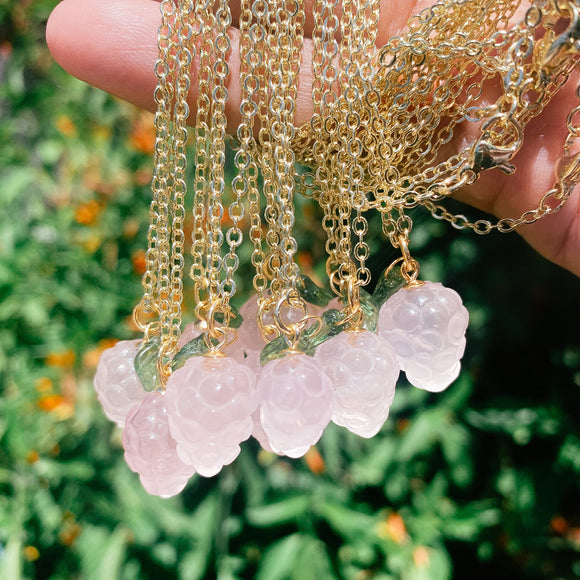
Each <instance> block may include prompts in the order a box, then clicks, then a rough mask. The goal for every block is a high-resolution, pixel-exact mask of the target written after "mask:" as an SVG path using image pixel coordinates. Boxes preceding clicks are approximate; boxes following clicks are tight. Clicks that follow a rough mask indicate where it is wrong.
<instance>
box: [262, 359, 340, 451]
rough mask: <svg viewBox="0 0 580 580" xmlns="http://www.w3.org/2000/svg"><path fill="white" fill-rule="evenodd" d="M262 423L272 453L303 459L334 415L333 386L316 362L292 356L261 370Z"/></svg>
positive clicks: (271, 362) (274, 361) (267, 365)
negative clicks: (301, 457)
mask: <svg viewBox="0 0 580 580" xmlns="http://www.w3.org/2000/svg"><path fill="white" fill-rule="evenodd" d="M258 393H259V397H260V400H261V407H260V421H261V424H262V427H263V429H264V432H265V433H266V435H267V437H268V441H269V443H270V445H271V447H272V449H273V450H274V451H275V452H276V453H279V454H282V455H288V456H290V457H300V456H302V455H304V453H306V451H308V449H309V448H310V447H311V446H312V445H314V444H315V443H316V442H317V441H318V439H320V436H321V435H322V432H323V431H324V429H325V427H326V425H328V422H329V421H330V417H331V414H332V403H331V400H332V385H331V383H330V379H329V378H328V377H327V376H326V374H325V373H324V372H323V371H322V369H321V368H320V365H319V364H317V363H316V362H315V361H314V359H312V358H311V357H309V356H307V355H305V354H289V355H287V356H285V357H284V358H282V359H277V360H272V361H270V362H269V363H268V364H266V365H265V366H264V367H263V368H262V372H261V374H260V378H259V380H258Z"/></svg>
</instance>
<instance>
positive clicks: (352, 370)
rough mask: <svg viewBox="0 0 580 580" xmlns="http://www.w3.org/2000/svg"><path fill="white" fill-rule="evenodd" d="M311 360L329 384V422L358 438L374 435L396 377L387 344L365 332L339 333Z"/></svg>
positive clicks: (392, 353)
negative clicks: (354, 434)
mask: <svg viewBox="0 0 580 580" xmlns="http://www.w3.org/2000/svg"><path fill="white" fill-rule="evenodd" d="M315 359H316V360H317V361H318V362H319V363H320V365H321V366H322V368H323V369H324V370H325V372H326V374H327V375H328V377H329V378H330V380H331V382H332V387H333V391H332V421H333V422H334V423H336V424H337V425H341V426H342V427H346V428H347V429H349V431H352V432H353V433H356V434H357V435H360V436H361V437H373V436H374V435H376V434H377V433H378V432H379V430H380V428H381V427H382V426H383V423H384V422H385V421H386V419H387V417H388V415H389V409H390V407H391V404H392V402H393V397H394V396H395V385H396V383H397V378H398V377H399V364H398V362H397V360H396V356H395V351H394V350H393V348H392V347H391V345H390V344H389V343H388V342H387V341H386V340H385V339H383V338H381V337H379V336H377V335H376V334H374V333H372V332H368V331H366V330H363V331H360V332H341V333H340V334H338V335H337V336H334V337H332V338H330V339H329V340H327V341H326V342H323V343H322V344H321V345H320V346H319V347H318V348H317V349H316V356H315Z"/></svg>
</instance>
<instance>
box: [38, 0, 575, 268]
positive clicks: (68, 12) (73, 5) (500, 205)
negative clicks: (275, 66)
mask: <svg viewBox="0 0 580 580" xmlns="http://www.w3.org/2000/svg"><path fill="white" fill-rule="evenodd" d="M310 4H311V0H306V10H307V14H308V8H309V5H310ZM430 4H432V2H431V1H428V0H422V1H417V0H406V1H405V2H402V1H401V0H382V1H381V5H382V6H381V22H380V34H379V39H378V42H379V43H384V42H385V41H386V40H387V39H388V38H389V37H390V36H392V35H396V34H400V33H401V32H402V31H403V30H404V28H405V23H406V21H407V19H408V18H409V16H411V15H412V14H416V13H418V12H419V11H420V10H421V9H422V8H424V7H426V6H428V5H430ZM238 9H239V7H238V5H236V2H233V7H232V13H233V25H234V26H232V28H231V30H230V37H231V40H232V51H231V54H230V56H229V65H230V72H231V76H230V78H231V79H235V78H236V77H237V75H238V71H239V52H238V41H239V31H238V30H237V29H236V28H235V24H236V21H237V10H238ZM160 21H161V16H160V12H159V3H158V2H157V1H155V0H98V1H95V0H64V1H63V2H61V3H60V4H59V5H58V6H57V7H56V8H55V10H54V12H53V13H52V15H51V17H50V20H49V22H48V27H47V42H48V46H49V49H50V51H51V53H52V55H53V57H54V58H55V60H56V61H57V62H58V63H59V64H60V65H61V66H62V67H63V68H64V69H65V70H67V71H68V72H69V73H70V74H72V75H74V76H75V77H78V78H79V79H81V80H83V81H85V82H87V83H89V84H91V85H93V86H95V87H98V88H100V89H102V90H105V91H107V92H109V93H111V94H113V95H116V96H117V97H120V98H121V99H124V100H126V101H129V102H131V103H133V104H135V105H137V106H139V107H142V108H145V109H148V110H151V111H153V110H154V109H155V103H154V101H153V92H154V89H155V84H156V79H155V75H154V73H153V70H154V65H155V61H156V59H157V40H156V38H157V28H158V26H159V23H160ZM311 29H312V22H311V21H310V20H307V22H306V29H305V33H306V36H308V34H309V33H310V31H311ZM311 53H312V41H311V40H310V39H309V38H306V39H305V42H304V53H303V66H302V71H301V73H300V78H299V96H298V100H297V111H296V117H295V123H296V125H300V124H302V123H304V122H307V121H308V120H309V118H310V116H311V114H312V106H311V102H310V91H311V84H312V76H311V71H310V66H309V64H310V60H311ZM194 66H195V64H194ZM579 82H580V71H576V72H575V73H574V75H572V77H571V78H570V80H569V81H568V83H567V84H566V86H565V87H564V88H563V89H562V90H561V91H560V92H559V93H558V95H557V96H556V97H555V98H554V99H553V100H552V101H551V103H550V104H549V105H548V106H547V107H546V109H545V110H544V113H543V114H542V115H541V116H540V117H539V118H537V119H534V120H533V121H532V122H531V123H530V124H529V125H528V127H527V129H526V137H525V142H524V146H523V147H522V149H521V150H520V151H519V152H518V154H517V156H516V157H515V158H514V160H513V161H514V164H515V165H516V167H518V171H517V172H516V174H515V175H512V176H507V175H505V174H503V173H501V172H499V171H492V172H487V173H483V174H482V176H481V178H480V179H479V180H478V182H477V183H476V184H475V185H473V186H471V187H469V188H466V189H465V190H464V191H462V192H461V194H460V195H458V198H459V199H461V201H464V202H465V203H468V204H471V205H473V206H475V207H477V208H479V209H482V210H484V211H487V212H489V213H492V214H494V215H495V216H497V217H498V218H503V217H519V216H520V215H521V214H522V213H523V212H524V211H526V210H529V209H533V208H535V207H537V205H538V202H539V200H540V198H541V197H542V195H543V194H544V193H545V192H546V191H548V190H549V189H550V188H551V187H552V186H553V183H554V168H555V165H556V162H557V160H558V157H559V156H560V153H561V147H562V144H563V142H564V139H565V137H566V135H567V131H566V128H565V125H564V122H565V116H566V113H567V112H568V111H570V110H571V109H572V108H574V107H575V106H577V105H578V100H577V97H576V95H575V88H576V86H577V85H578V84H579ZM228 92H229V101H228V107H227V114H228V119H229V127H230V130H231V131H233V130H234V128H235V125H236V123H237V121H238V120H239V115H238V112H237V107H238V104H239V99H240V91H239V87H238V86H236V84H235V82H234V81H231V82H230V84H229V87H228ZM195 96H196V95H195V87H193V89H192V93H191V95H190V101H191V104H194V103H195ZM490 98H493V97H491V95H490ZM464 138H465V135H461V134H458V135H457V136H456V143H455V144H452V145H451V147H452V149H451V150H453V148H455V149H457V148H459V147H460V146H461V142H462V139H464ZM579 193H580V186H579V187H577V188H576V190H575V191H574V193H573V194H572V197H571V198H570V199H569V201H568V202H567V204H566V205H565V206H564V208H563V209H562V210H561V211H560V212H558V213H557V214H555V215H551V216H547V217H546V218H544V219H542V220H540V221H539V222H537V223H535V224H533V225H526V226H522V227H520V228H519V229H518V231H519V233H520V234H521V235H522V236H523V237H524V238H525V239H526V240H527V241H528V243H529V244H530V245H531V246H532V247H533V248H535V249H536V250H537V251H538V252H539V253H540V254H542V255H543V256H544V257H546V258H547V259H549V260H551V261H552V262H554V263H556V264H558V265H560V266H562V267H563V268H566V269H568V270H570V271H571V272H573V273H574V274H576V275H577V276H580V195H579Z"/></svg>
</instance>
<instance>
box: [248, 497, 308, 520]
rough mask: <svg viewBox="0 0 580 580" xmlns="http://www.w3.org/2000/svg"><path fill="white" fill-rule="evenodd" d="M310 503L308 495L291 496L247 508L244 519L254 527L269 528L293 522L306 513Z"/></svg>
mask: <svg viewBox="0 0 580 580" xmlns="http://www.w3.org/2000/svg"><path fill="white" fill-rule="evenodd" d="M310 503H311V502H310V496H309V495H297V496H293V497H292V496H291V497H288V498H286V499H283V500H281V501H278V502H274V503H268V504H265V505H262V506H259V507H252V508H248V509H247V510H246V517H247V519H248V522H250V524H252V525H254V526H259V527H263V528H269V527H272V526H278V525H280V524H285V523H288V522H294V521H295V520H296V519H297V518H299V517H301V516H303V515H304V514H305V513H307V512H308V510H309V508H310Z"/></svg>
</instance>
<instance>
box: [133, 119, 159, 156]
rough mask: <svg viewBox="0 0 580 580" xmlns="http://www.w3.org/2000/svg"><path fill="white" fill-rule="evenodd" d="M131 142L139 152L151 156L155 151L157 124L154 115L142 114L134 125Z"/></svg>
mask: <svg viewBox="0 0 580 580" xmlns="http://www.w3.org/2000/svg"><path fill="white" fill-rule="evenodd" d="M129 142H130V143H131V145H132V146H133V147H134V148H135V149H136V150H137V151H139V152H141V153H145V154H146V155H151V154H152V153H153V151H154V150H155V124H154V122H153V115H151V114H150V113H142V114H141V115H140V116H139V117H137V119H136V120H135V121H134V123H133V129H132V131H131V134H130V135H129Z"/></svg>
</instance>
